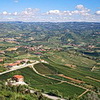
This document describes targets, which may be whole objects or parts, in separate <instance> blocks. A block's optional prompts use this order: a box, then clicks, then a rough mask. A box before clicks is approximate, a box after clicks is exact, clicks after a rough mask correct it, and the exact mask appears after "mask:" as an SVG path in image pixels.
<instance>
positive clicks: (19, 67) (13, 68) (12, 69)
mask: <svg viewBox="0 0 100 100" xmlns="http://www.w3.org/2000/svg"><path fill="white" fill-rule="evenodd" d="M38 63H39V61H35V62H34V63H32V64H26V63H24V64H22V65H19V66H14V67H12V68H11V69H10V70H8V71H4V72H2V73H0V75H3V74H6V73H9V72H12V71H15V70H18V69H22V68H25V67H28V66H34V65H35V64H38Z"/></svg>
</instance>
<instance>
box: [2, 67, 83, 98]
mask: <svg viewBox="0 0 100 100" xmlns="http://www.w3.org/2000/svg"><path fill="white" fill-rule="evenodd" d="M17 74H21V75H23V76H24V77H25V82H26V83H27V84H29V86H31V87H33V88H35V89H39V90H42V89H43V90H44V91H45V92H46V93H49V92H50V91H52V90H54V91H56V90H58V91H59V92H60V93H61V94H62V95H63V96H64V97H67V96H73V95H74V94H76V95H80V94H81V93H82V92H84V91H85V90H84V89H82V88H79V87H76V86H74V85H70V84H67V83H61V84H60V81H57V80H53V79H48V78H46V77H42V76H40V75H38V74H36V73H35V72H34V71H33V70H32V69H31V68H24V69H20V70H17V71H14V72H10V73H7V74H5V75H1V76H0V80H7V79H8V78H11V77H12V76H13V75H17Z"/></svg>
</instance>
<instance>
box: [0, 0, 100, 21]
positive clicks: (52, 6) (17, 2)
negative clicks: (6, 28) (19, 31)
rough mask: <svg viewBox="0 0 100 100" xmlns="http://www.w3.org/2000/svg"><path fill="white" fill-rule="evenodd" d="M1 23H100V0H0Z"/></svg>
mask: <svg viewBox="0 0 100 100" xmlns="http://www.w3.org/2000/svg"><path fill="white" fill-rule="evenodd" d="M0 21H24V22H72V21H76V22H100V0H0Z"/></svg>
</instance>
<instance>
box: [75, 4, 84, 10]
mask: <svg viewBox="0 0 100 100" xmlns="http://www.w3.org/2000/svg"><path fill="white" fill-rule="evenodd" d="M76 9H78V10H83V9H85V7H84V6H83V5H77V6H76Z"/></svg>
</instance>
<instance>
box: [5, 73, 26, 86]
mask: <svg viewBox="0 0 100 100" xmlns="http://www.w3.org/2000/svg"><path fill="white" fill-rule="evenodd" d="M6 85H10V86H12V85H15V86H18V85H27V84H26V83H25V82H24V76H22V75H14V76H13V77H12V78H10V79H8V80H7V82H6Z"/></svg>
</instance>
